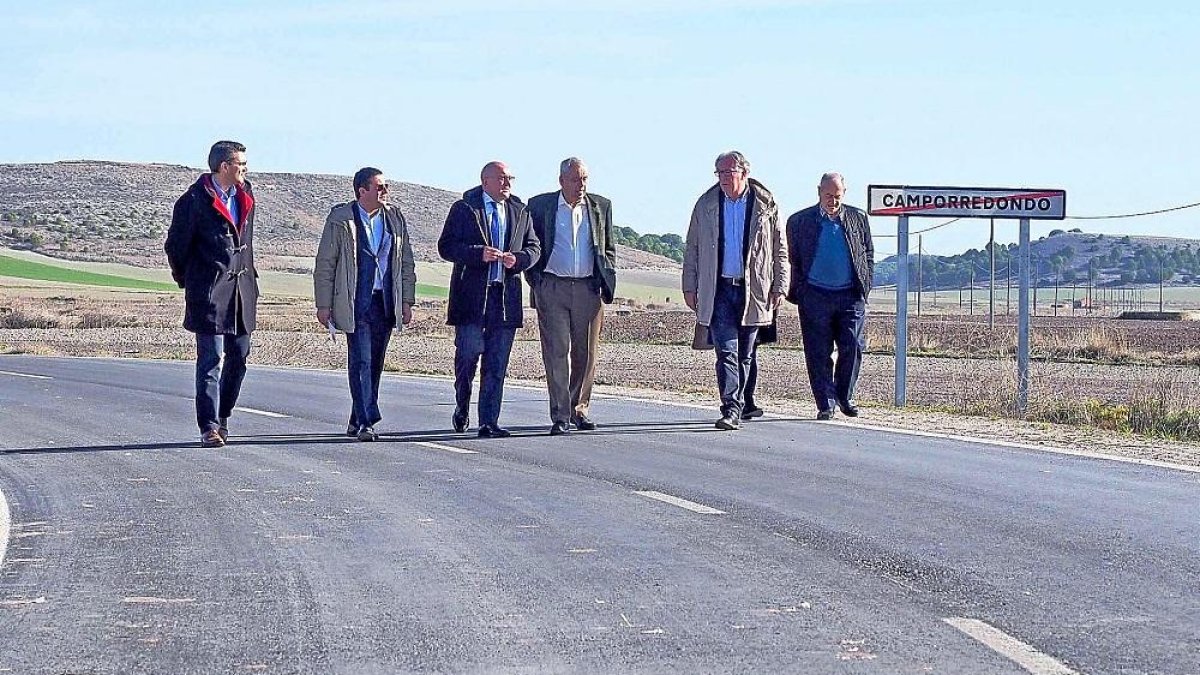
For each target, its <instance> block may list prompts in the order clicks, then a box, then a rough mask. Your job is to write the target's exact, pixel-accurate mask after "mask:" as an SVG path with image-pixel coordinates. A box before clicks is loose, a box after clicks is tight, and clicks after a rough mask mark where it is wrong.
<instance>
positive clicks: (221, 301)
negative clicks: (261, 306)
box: [165, 141, 258, 448]
mask: <svg viewBox="0 0 1200 675" xmlns="http://www.w3.org/2000/svg"><path fill="white" fill-rule="evenodd" d="M208 168H209V169H210V171H211V173H206V174H203V175H201V176H200V178H199V179H197V180H196V182H195V183H194V184H193V185H192V186H191V187H190V188H188V189H187V191H186V192H184V193H183V196H181V197H180V198H179V199H178V200H177V201H176V202H175V209H174V211H173V213H172V215H171V227H170V229H169V230H168V231H167V242H166V245H165V249H166V253H167V262H168V263H169V264H170V266H171V276H172V277H174V279H175V283H177V284H179V287H180V288H182V289H183V290H184V314H183V327H184V328H185V329H187V330H189V331H191V332H192V333H195V334H196V424H197V425H198V426H199V427H200V444H201V445H202V446H203V447H206V448H217V447H221V446H223V445H225V440H226V438H228V436H229V416H230V414H231V413H232V412H233V408H234V406H235V405H236V404H237V398H238V393H239V392H240V391H241V388H242V380H243V379H245V377H246V358H247V357H248V356H249V355H250V333H251V332H253V331H254V317H255V309H256V307H257V305H258V272H257V271H255V269H254V191H253V189H252V188H251V186H250V182H249V181H247V180H246V146H244V145H242V144H241V143H237V142H235V141H218V142H217V143H215V144H213V146H212V149H211V150H209V153H208ZM222 354H224V359H222ZM222 361H223V363H222Z"/></svg>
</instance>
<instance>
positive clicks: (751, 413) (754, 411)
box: [742, 405, 763, 420]
mask: <svg viewBox="0 0 1200 675" xmlns="http://www.w3.org/2000/svg"><path fill="white" fill-rule="evenodd" d="M762 416H763V409H762V408H760V407H758V406H756V405H749V406H746V407H745V408H742V419H744V420H752V419H754V418H755V417H762Z"/></svg>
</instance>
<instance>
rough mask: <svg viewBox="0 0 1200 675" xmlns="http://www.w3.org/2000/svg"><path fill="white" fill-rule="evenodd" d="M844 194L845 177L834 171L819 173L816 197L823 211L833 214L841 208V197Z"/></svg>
mask: <svg viewBox="0 0 1200 675" xmlns="http://www.w3.org/2000/svg"><path fill="white" fill-rule="evenodd" d="M845 196H846V179H844V178H842V174H840V173H837V172H835V171H830V172H828V173H825V174H822V175H821V183H820V184H819V185H817V199H818V200H820V202H821V208H822V209H824V210H825V213H827V214H829V215H831V216H835V215H837V213H838V211H841V209H842V199H843V198H844V197H845Z"/></svg>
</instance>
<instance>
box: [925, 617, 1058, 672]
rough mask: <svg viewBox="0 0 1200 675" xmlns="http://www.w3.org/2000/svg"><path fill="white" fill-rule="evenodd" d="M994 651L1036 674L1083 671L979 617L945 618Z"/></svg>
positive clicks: (947, 621)
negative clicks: (1076, 669) (1040, 650)
mask: <svg viewBox="0 0 1200 675" xmlns="http://www.w3.org/2000/svg"><path fill="white" fill-rule="evenodd" d="M942 621H945V622H946V623H948V624H950V625H951V626H954V627H955V628H957V629H958V630H960V631H962V632H963V633H965V634H967V635H968V636H969V637H972V638H974V639H976V640H978V641H979V642H981V643H983V644H984V646H986V647H988V648H989V649H991V650H992V651H994V652H996V653H997V654H1000V655H1001V656H1003V657H1005V658H1007V659H1008V660H1010V661H1012V662H1013V663H1016V664H1017V665H1018V666H1021V667H1022V668H1024V669H1025V670H1027V671H1029V672H1030V673H1033V675H1079V672H1078V671H1075V670H1072V669H1070V668H1068V667H1067V665H1066V664H1064V663H1063V662H1062V661H1059V660H1058V659H1056V658H1054V657H1053V656H1050V655H1048V654H1043V653H1042V652H1039V651H1038V650H1037V649H1034V648H1033V647H1031V646H1029V645H1027V644H1025V643H1024V642H1021V641H1020V640H1018V639H1016V638H1015V637H1013V636H1011V635H1009V634H1008V633H1005V632H1004V631H1002V630H1000V629H999V628H996V627H995V626H992V625H991V624H988V623H985V622H983V621H980V620H978V619H964V618H962V617H950V618H946V619H942Z"/></svg>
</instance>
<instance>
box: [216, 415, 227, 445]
mask: <svg viewBox="0 0 1200 675" xmlns="http://www.w3.org/2000/svg"><path fill="white" fill-rule="evenodd" d="M217 433H218V434H221V440H223V441H227V440H229V418H228V417H222V418H221V426H219V427H217Z"/></svg>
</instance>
